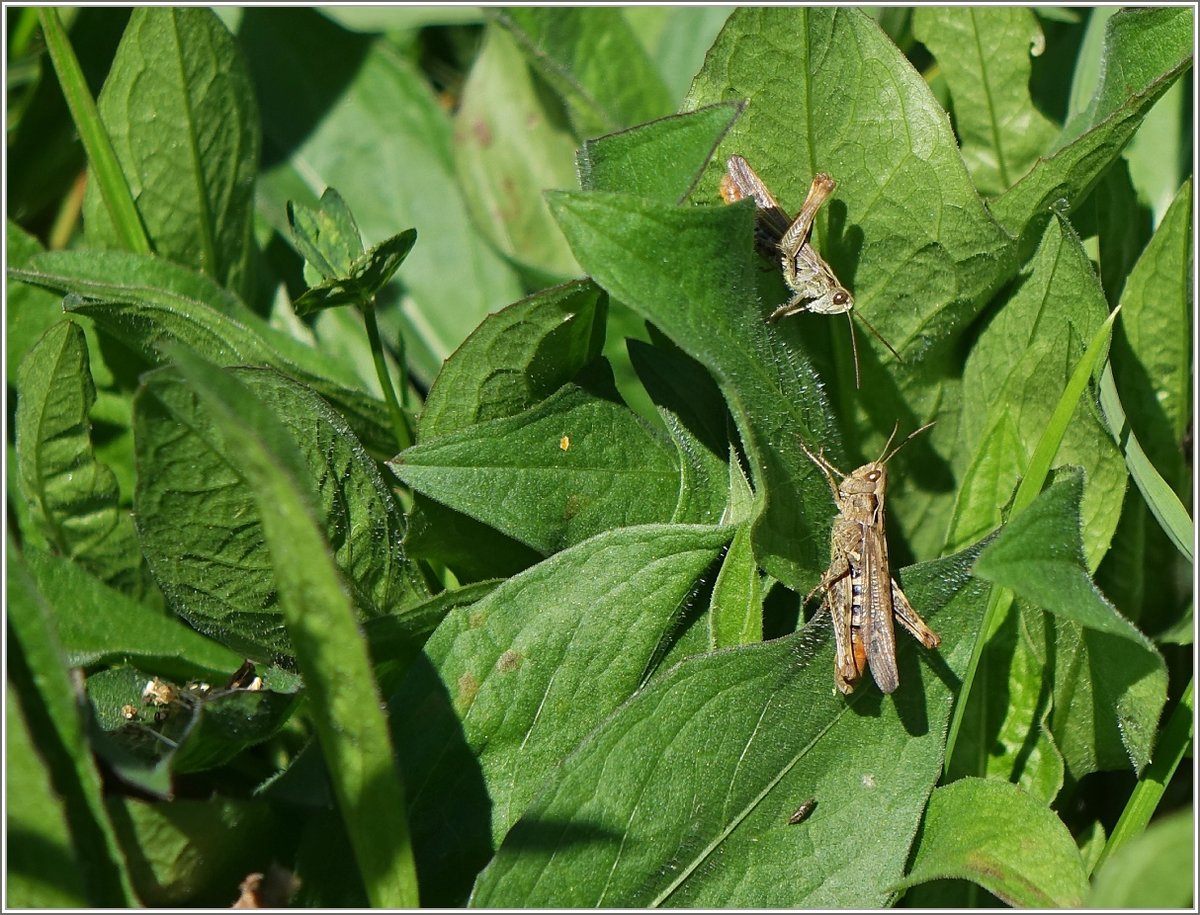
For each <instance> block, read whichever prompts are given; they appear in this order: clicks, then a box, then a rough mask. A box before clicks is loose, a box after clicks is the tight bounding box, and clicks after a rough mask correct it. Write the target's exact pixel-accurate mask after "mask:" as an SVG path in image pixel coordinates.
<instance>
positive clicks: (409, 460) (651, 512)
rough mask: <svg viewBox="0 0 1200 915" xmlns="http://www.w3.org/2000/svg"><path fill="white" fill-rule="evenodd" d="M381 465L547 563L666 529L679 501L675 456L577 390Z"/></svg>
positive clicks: (627, 417) (617, 411)
mask: <svg viewBox="0 0 1200 915" xmlns="http://www.w3.org/2000/svg"><path fill="white" fill-rule="evenodd" d="M388 466H389V467H390V468H391V469H392V471H393V472H394V473H395V474H396V475H397V476H398V477H399V478H400V479H401V480H403V481H404V482H405V483H407V484H408V485H409V486H411V487H413V488H414V489H416V490H417V491H418V492H421V493H422V494H424V495H426V496H428V497H430V498H433V499H436V500H437V501H439V502H442V503H443V504H445V505H448V506H449V507H450V508H453V509H454V510H455V511H459V512H462V513H463V514H466V515H469V516H470V517H472V518H475V519H477V520H479V521H483V522H484V523H485V524H488V525H489V526H491V527H494V528H496V529H497V530H499V531H501V532H503V533H505V534H507V535H509V536H510V537H513V538H515V539H516V540H519V541H520V542H522V543H525V544H527V545H529V546H531V547H533V548H534V549H535V550H537V551H539V552H540V553H543V554H547V555H548V554H550V553H553V552H555V551H557V550H561V549H563V548H564V547H567V546H570V545H571V544H574V543H579V542H580V541H582V540H586V539H587V538H588V537H591V536H593V535H595V534H598V533H600V532H601V531H606V530H609V529H610V528H613V527H627V526H630V525H634V524H648V523H652V522H656V521H669V520H671V518H672V516H673V514H674V511H675V507H676V505H677V504H678V502H679V499H680V475H679V474H680V470H679V465H678V459H677V456H676V454H675V449H673V448H672V447H671V446H670V445H669V444H668V443H667V442H665V441H663V440H662V439H661V438H659V437H658V436H657V435H656V434H654V432H653V431H652V430H650V429H649V428H647V427H646V425H645V424H644V422H643V421H642V420H640V419H639V418H638V417H637V416H636V415H634V413H633V412H631V411H630V410H629V409H628V408H627V407H625V406H623V405H621V404H618V403H614V402H612V401H610V400H606V399H602V398H600V397H597V396H595V395H593V394H591V393H589V392H587V391H586V390H584V389H582V388H579V387H577V386H575V385H565V386H564V387H563V388H562V389H561V390H560V391H558V392H557V393H556V394H555V395H553V396H551V397H549V398H547V399H546V400H544V401H542V402H541V403H539V404H537V405H535V406H533V407H531V408H530V409H528V410H526V411H525V412H523V413H519V414H516V415H515V416H510V417H505V418H502V419H495V420H491V421H488V422H483V423H477V424H475V425H473V426H469V427H468V428H466V429H463V430H461V431H460V432H453V433H450V434H447V435H443V436H441V437H440V438H437V439H433V440H431V441H427V442H425V443H424V444H420V445H415V446H414V447H412V448H409V449H407V450H405V451H402V452H401V453H400V454H398V455H397V456H396V457H395V458H394V459H393V460H392V461H390V462H389V463H388Z"/></svg>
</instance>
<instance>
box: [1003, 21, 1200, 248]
mask: <svg viewBox="0 0 1200 915" xmlns="http://www.w3.org/2000/svg"><path fill="white" fill-rule="evenodd" d="M1192 15H1193V14H1192V11H1191V10H1189V9H1182V8H1176V9H1159V10H1151V9H1144V10H1125V11H1122V12H1120V13H1119V14H1116V15H1114V16H1113V17H1112V19H1110V20H1109V22H1108V28H1107V31H1106V33H1105V50H1104V60H1103V63H1102V65H1101V66H1102V72H1103V73H1104V74H1105V75H1104V77H1103V78H1102V80H1101V84H1100V86H1099V87H1098V88H1097V90H1096V93H1095V95H1094V96H1093V99H1092V103H1091V106H1090V107H1089V109H1088V111H1086V112H1084V113H1082V114H1081V115H1080V116H1079V117H1078V118H1076V119H1075V120H1074V121H1072V123H1071V124H1069V125H1068V126H1067V128H1065V129H1064V131H1063V134H1062V136H1061V137H1060V139H1059V142H1060V144H1062V145H1061V147H1060V148H1059V149H1058V150H1057V151H1056V152H1054V153H1053V154H1052V155H1050V156H1048V157H1046V158H1044V159H1041V160H1039V161H1038V162H1037V163H1036V164H1035V165H1034V167H1033V168H1032V169H1031V170H1030V171H1029V173H1028V174H1027V175H1026V176H1025V177H1024V178H1022V179H1021V180H1020V181H1019V182H1017V184H1015V185H1014V186H1013V187H1012V188H1011V189H1010V190H1009V191H1008V192H1007V193H1005V194H1004V195H1003V196H1001V197H999V198H998V199H996V200H995V201H994V202H993V204H992V212H993V213H994V214H995V215H996V218H997V219H999V220H1000V222H1001V223H1002V224H1003V225H1004V226H1005V228H1007V229H1008V231H1009V232H1011V233H1013V234H1014V235H1019V236H1020V238H1021V242H1020V248H1021V254H1022V256H1023V257H1024V256H1025V255H1027V254H1028V253H1029V252H1031V251H1032V250H1033V248H1034V247H1035V246H1036V245H1037V239H1038V238H1039V237H1041V235H1042V231H1043V229H1044V228H1045V224H1046V222H1047V221H1048V220H1050V218H1051V215H1052V212H1053V211H1054V209H1058V208H1060V202H1065V203H1066V205H1068V206H1070V205H1073V204H1075V203H1078V202H1079V201H1081V200H1083V199H1084V198H1085V197H1086V196H1087V194H1088V191H1089V190H1090V189H1091V188H1092V186H1093V185H1094V184H1095V183H1096V181H1097V180H1098V179H1099V177H1100V176H1101V175H1102V174H1103V173H1104V171H1105V170H1106V169H1107V168H1108V167H1109V166H1110V165H1111V164H1112V163H1113V161H1114V160H1115V159H1116V157H1117V156H1118V155H1120V153H1121V150H1122V149H1123V148H1124V146H1125V144H1126V143H1127V142H1128V141H1129V138H1130V137H1131V136H1133V134H1134V131H1136V130H1137V129H1138V127H1139V126H1140V125H1141V123H1142V118H1143V117H1145V115H1146V112H1147V111H1149V110H1150V107H1151V106H1152V105H1153V104H1154V102H1155V101H1156V100H1157V99H1158V98H1159V96H1161V95H1162V94H1163V93H1164V92H1165V91H1166V90H1167V89H1168V88H1169V87H1170V86H1171V84H1172V83H1173V82H1174V81H1175V79H1176V77H1178V76H1179V74H1180V73H1182V72H1183V71H1184V70H1185V69H1186V68H1187V67H1188V66H1189V65H1190V64H1191V59H1192V53H1191V52H1192V31H1193V27H1192Z"/></svg>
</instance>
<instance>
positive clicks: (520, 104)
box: [454, 22, 579, 277]
mask: <svg viewBox="0 0 1200 915" xmlns="http://www.w3.org/2000/svg"><path fill="white" fill-rule="evenodd" d="M562 121H563V117H562V111H561V108H560V107H559V106H558V104H556V102H555V100H554V99H552V98H550V96H549V93H547V92H546V91H545V86H544V84H543V83H542V82H541V80H539V79H538V78H537V77H535V76H534V75H533V74H532V73H531V72H530V69H529V67H528V66H526V64H525V59H524V58H523V57H522V56H521V50H520V48H518V47H517V44H516V42H515V41H514V40H513V37H512V35H510V34H509V33H508V32H507V31H505V30H504V29H502V28H500V26H498V25H497V24H496V23H495V22H489V23H488V24H487V26H486V28H485V29H484V35H483V44H482V46H481V47H480V49H479V55H478V56H477V57H476V58H475V63H474V64H473V65H472V66H471V71H470V73H469V74H468V75H467V81H466V83H465V85H464V86H463V87H462V96H461V99H460V101H459V104H458V110H457V111H456V112H455V115H454V138H455V143H454V168H455V173H456V175H457V177H458V181H459V185H460V187H461V188H462V194H463V198H464V200H465V202H466V205H467V208H468V209H469V210H470V213H471V216H472V217H473V218H474V220H475V225H476V226H478V227H479V231H480V232H481V234H483V235H484V237H486V238H487V239H489V240H490V241H491V242H492V244H494V245H495V246H496V248H497V249H498V250H500V251H502V252H503V253H504V254H505V255H506V256H507V257H510V258H512V259H514V260H515V261H517V262H518V263H520V264H521V265H522V266H523V267H525V268H526V269H527V270H532V271H537V272H539V273H541V274H543V275H549V276H556V277H569V276H575V275H577V274H578V273H579V266H578V265H577V264H576V263H575V259H574V258H573V257H572V256H571V251H570V249H569V248H567V245H566V243H565V242H564V241H563V237H562V235H561V234H560V233H559V232H558V230H557V228H556V227H555V225H554V220H553V219H551V218H550V211H549V210H548V209H547V208H546V201H545V199H544V198H543V197H542V191H543V190H544V189H546V188H568V189H573V188H574V187H575V186H576V183H577V181H578V179H577V177H576V174H575V161H574V155H575V145H576V144H575V138H574V137H573V136H572V135H571V132H570V130H569V129H568V128H567V126H566V125H565V124H563V123H562Z"/></svg>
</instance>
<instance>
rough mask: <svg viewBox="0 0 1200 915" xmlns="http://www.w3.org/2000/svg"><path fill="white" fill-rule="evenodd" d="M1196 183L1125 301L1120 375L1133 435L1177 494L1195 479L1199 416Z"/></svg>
mask: <svg viewBox="0 0 1200 915" xmlns="http://www.w3.org/2000/svg"><path fill="white" fill-rule="evenodd" d="M1192 286H1193V284H1192V182H1191V181H1190V180H1188V181H1185V182H1184V184H1183V187H1181V188H1180V189H1179V193H1178V194H1176V195H1175V200H1174V202H1173V203H1172V204H1171V208H1170V209H1169V210H1168V211H1167V213H1166V215H1165V216H1164V217H1163V221H1162V224H1161V225H1160V226H1159V227H1158V230H1157V231H1156V232H1155V233H1154V236H1153V238H1151V239H1150V243H1149V244H1148V245H1147V246H1146V250H1145V251H1144V252H1142V256H1141V257H1140V258H1139V259H1138V262H1137V263H1136V264H1135V265H1134V267H1133V270H1132V272H1131V273H1130V274H1129V279H1128V281H1127V282H1126V284H1125V290H1124V292H1123V294H1122V296H1121V305H1122V308H1121V324H1120V327H1121V334H1120V335H1119V336H1118V342H1117V343H1116V345H1115V346H1114V348H1113V362H1114V368H1113V374H1114V375H1115V376H1116V379H1117V382H1118V385H1117V390H1118V391H1119V392H1120V395H1121V401H1122V403H1123V404H1124V406H1125V409H1126V412H1127V414H1128V416H1129V417H1130V425H1131V428H1132V431H1133V432H1134V433H1135V434H1136V435H1137V438H1138V441H1140V442H1141V443H1142V447H1143V448H1144V449H1145V450H1146V454H1147V457H1149V459H1150V461H1151V462H1152V463H1153V464H1154V466H1155V467H1157V468H1159V473H1161V474H1162V475H1163V476H1164V477H1165V478H1166V479H1167V480H1168V481H1170V483H1171V484H1172V486H1173V488H1174V489H1175V491H1176V492H1177V493H1178V494H1179V495H1180V496H1182V497H1184V498H1186V497H1187V495H1188V492H1189V486H1188V477H1189V476H1190V474H1189V473H1187V472H1186V470H1185V468H1184V466H1183V460H1182V455H1181V454H1180V450H1179V442H1180V441H1181V440H1182V439H1183V436H1184V430H1185V427H1186V426H1187V423H1188V420H1189V418H1190V417H1191V415H1192V400H1191V391H1192V364H1191V363H1192V347H1191V340H1192V326H1191V306H1192V301H1191V293H1192Z"/></svg>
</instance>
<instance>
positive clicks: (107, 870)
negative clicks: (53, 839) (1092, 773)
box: [6, 539, 134, 908]
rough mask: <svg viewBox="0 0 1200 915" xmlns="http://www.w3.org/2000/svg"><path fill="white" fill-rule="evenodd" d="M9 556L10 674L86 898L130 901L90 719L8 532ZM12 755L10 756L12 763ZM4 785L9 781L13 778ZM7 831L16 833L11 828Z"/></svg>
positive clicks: (48, 614) (109, 903)
mask: <svg viewBox="0 0 1200 915" xmlns="http://www.w3.org/2000/svg"><path fill="white" fill-rule="evenodd" d="M7 558H8V568H7V576H6V579H7V588H6V597H7V621H8V632H9V634H10V636H11V639H10V642H9V646H8V655H7V660H8V679H9V681H10V682H11V684H12V687H13V693H14V694H15V695H16V697H17V698H18V699H19V700H20V702H21V714H22V717H23V720H24V722H25V723H26V724H27V726H28V727H29V728H30V733H31V736H32V737H33V740H34V744H35V746H36V747H37V749H38V752H39V754H40V756H41V758H42V763H43V764H44V766H45V768H46V769H47V771H48V772H49V773H50V778H51V783H52V784H53V786H54V790H55V792H56V793H57V794H58V795H59V796H60V797H61V798H62V800H63V809H64V812H65V814H66V820H67V826H68V828H69V830H70V833H71V842H72V850H73V852H74V855H75V859H76V861H77V862H78V865H79V871H78V873H79V876H80V878H81V882H82V884H83V887H84V890H85V892H86V894H87V899H88V902H89V904H92V905H97V906H104V907H120V908H124V907H128V906H131V905H133V904H134V897H133V890H132V888H131V887H130V884H129V877H128V876H127V874H126V872H125V868H124V861H123V859H122V857H121V853H120V850H119V848H118V845H117V839H116V836H115V835H114V834H113V830H112V824H111V823H110V822H109V820H108V817H107V816H106V814H105V811H104V800H103V795H102V786H101V780H100V773H99V772H98V771H97V769H96V765H95V762H94V761H93V759H92V754H91V750H90V747H89V745H88V741H87V737H86V732H85V727H86V724H87V723H86V722H85V720H84V718H83V715H82V714H81V712H82V708H81V704H80V703H79V701H78V698H79V697H78V695H77V693H76V689H75V686H74V684H73V683H72V682H71V678H70V675H69V672H68V670H67V662H66V657H65V655H64V653H63V650H62V647H61V646H60V644H59V641H58V635H57V633H56V632H55V630H54V613H53V611H52V610H51V609H50V607H49V605H48V604H47V603H46V601H45V598H43V597H42V595H41V594H40V593H39V592H38V589H37V585H36V584H35V583H34V581H33V578H32V576H31V575H30V574H29V571H28V570H27V569H26V568H25V564H24V562H23V561H22V559H21V554H20V552H18V551H17V549H16V546H15V545H14V544H13V542H12V540H11V539H10V540H9V541H8V543H7ZM15 762H16V761H15V760H9V765H10V766H11V765H13V764H14V763H15ZM11 777H12V772H11V770H10V779H11ZM9 784H10V787H11V786H12V782H11V781H10V783H9ZM9 838H10V839H11V838H13V834H12V833H10V834H9ZM10 863H15V862H10ZM8 901H11V900H8Z"/></svg>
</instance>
